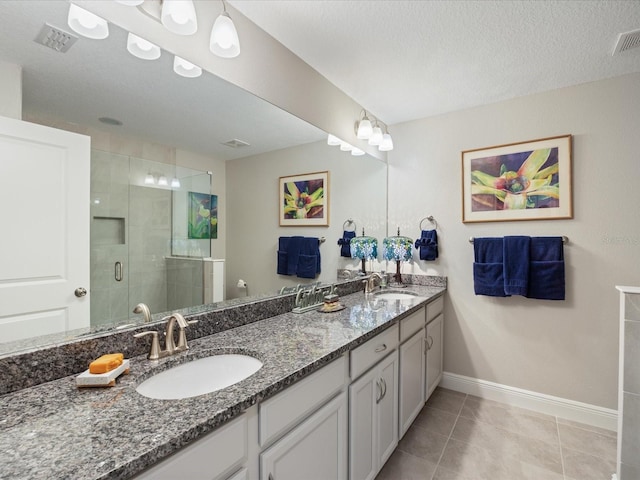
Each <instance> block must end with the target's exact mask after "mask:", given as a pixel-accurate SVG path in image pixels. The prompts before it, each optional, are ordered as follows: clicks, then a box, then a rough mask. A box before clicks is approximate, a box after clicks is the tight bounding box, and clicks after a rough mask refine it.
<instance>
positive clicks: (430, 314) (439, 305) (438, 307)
mask: <svg viewBox="0 0 640 480" xmlns="http://www.w3.org/2000/svg"><path fill="white" fill-rule="evenodd" d="M442 310H444V296H442V297H440V298H438V299H436V300H434V301H433V302H431V303H430V304H429V305H427V323H429V322H430V321H431V320H433V319H434V318H436V317H437V316H438V315H439V314H440V313H442Z"/></svg>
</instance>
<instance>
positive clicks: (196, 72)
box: [173, 55, 202, 78]
mask: <svg viewBox="0 0 640 480" xmlns="http://www.w3.org/2000/svg"><path fill="white" fill-rule="evenodd" d="M173 71H174V72H176V73H177V74H178V75H181V76H183V77H187V78H196V77H199V76H200V75H202V69H201V68H200V67H199V66H197V65H194V64H193V63H191V62H189V61H187V60H185V59H184V58H182V57H179V56H177V55H176V56H175V57H174V59H173Z"/></svg>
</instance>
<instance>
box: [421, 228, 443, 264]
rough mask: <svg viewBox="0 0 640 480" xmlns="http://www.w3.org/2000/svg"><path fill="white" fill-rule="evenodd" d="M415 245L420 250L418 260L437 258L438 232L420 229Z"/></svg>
mask: <svg viewBox="0 0 640 480" xmlns="http://www.w3.org/2000/svg"><path fill="white" fill-rule="evenodd" d="M415 247H416V248H418V249H419V250H420V260H428V261H433V260H435V259H436V258H438V234H437V233H436V231H435V230H422V232H421V233H420V238H419V239H417V240H416V243H415Z"/></svg>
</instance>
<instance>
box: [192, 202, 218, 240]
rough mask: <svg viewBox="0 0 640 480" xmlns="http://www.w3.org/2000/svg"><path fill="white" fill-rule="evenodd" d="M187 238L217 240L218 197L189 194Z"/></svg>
mask: <svg viewBox="0 0 640 480" xmlns="http://www.w3.org/2000/svg"><path fill="white" fill-rule="evenodd" d="M188 208H189V212H188V214H187V218H188V225H187V238H190V239H200V240H203V239H208V238H218V196H217V195H209V194H208V193H198V192H189V207H188Z"/></svg>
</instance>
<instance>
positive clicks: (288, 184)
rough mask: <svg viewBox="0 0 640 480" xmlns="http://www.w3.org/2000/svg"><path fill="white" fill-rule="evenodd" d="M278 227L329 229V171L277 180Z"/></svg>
mask: <svg viewBox="0 0 640 480" xmlns="http://www.w3.org/2000/svg"><path fill="white" fill-rule="evenodd" d="M278 197H279V201H280V208H279V215H280V226H281V227H284V226H294V227H298V226H299V227H303V226H305V227H306V226H329V204H330V202H329V200H330V196H329V172H328V171H324V172H314V173H305V174H300V175H291V176H286V177H280V181H279V195H278Z"/></svg>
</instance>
